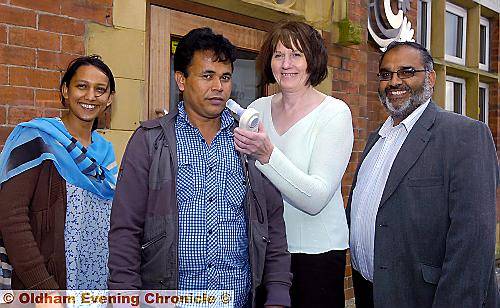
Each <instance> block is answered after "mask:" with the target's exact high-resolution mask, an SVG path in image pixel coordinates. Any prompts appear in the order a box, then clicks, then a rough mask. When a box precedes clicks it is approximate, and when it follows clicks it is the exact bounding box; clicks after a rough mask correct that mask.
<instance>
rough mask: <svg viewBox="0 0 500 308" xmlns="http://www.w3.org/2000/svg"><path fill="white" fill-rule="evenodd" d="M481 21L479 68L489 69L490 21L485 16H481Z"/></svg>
mask: <svg viewBox="0 0 500 308" xmlns="http://www.w3.org/2000/svg"><path fill="white" fill-rule="evenodd" d="M479 23H480V24H479V68H480V69H482V70H485V71H488V70H489V62H490V61H489V57H490V50H489V49H490V23H489V21H488V19H486V18H484V17H481V19H480V20H479Z"/></svg>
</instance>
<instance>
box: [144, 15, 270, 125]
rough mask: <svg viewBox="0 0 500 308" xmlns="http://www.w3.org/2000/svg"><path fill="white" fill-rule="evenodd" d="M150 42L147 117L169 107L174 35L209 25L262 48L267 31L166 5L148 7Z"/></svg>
mask: <svg viewBox="0 0 500 308" xmlns="http://www.w3.org/2000/svg"><path fill="white" fill-rule="evenodd" d="M148 16H149V22H148V27H149V28H148V34H149V40H148V43H149V46H148V48H147V58H148V60H147V62H146V63H147V67H146V71H147V72H146V92H147V99H146V101H147V102H148V103H147V104H144V105H145V108H144V109H143V113H144V118H145V119H152V118H154V117H156V113H155V111H157V110H158V111H159V110H166V111H168V108H169V87H170V83H169V82H170V80H169V79H170V74H169V73H167V72H170V48H171V47H170V44H171V42H170V37H171V36H172V35H174V36H184V35H185V34H187V32H189V31H190V30H191V29H193V28H197V27H202V26H208V27H210V28H212V29H213V30H214V31H215V32H217V33H221V34H223V35H224V36H225V37H226V38H228V39H229V40H230V41H231V42H232V43H233V44H234V45H235V46H236V47H238V48H241V49H244V50H249V51H253V52H258V51H259V49H260V46H261V44H262V41H263V39H264V36H265V34H266V32H264V31H262V30H258V29H254V28H249V27H246V26H242V25H237V24H233V23H229V22H226V21H220V20H215V19H212V18H209V17H204V16H197V15H193V14H190V13H186V12H181V11H176V10H172V9H169V8H165V7H160V6H156V5H151V6H149V8H148Z"/></svg>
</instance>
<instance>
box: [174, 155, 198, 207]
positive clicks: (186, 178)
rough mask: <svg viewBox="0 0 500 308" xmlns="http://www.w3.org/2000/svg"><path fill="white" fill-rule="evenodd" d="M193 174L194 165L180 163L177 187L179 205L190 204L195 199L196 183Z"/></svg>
mask: <svg viewBox="0 0 500 308" xmlns="http://www.w3.org/2000/svg"><path fill="white" fill-rule="evenodd" d="M193 172H194V170H193V165H191V164H190V163H179V168H178V171H177V187H176V190H177V200H178V201H179V203H186V202H190V201H192V200H193V198H194V193H195V185H194V184H195V181H194V174H193Z"/></svg>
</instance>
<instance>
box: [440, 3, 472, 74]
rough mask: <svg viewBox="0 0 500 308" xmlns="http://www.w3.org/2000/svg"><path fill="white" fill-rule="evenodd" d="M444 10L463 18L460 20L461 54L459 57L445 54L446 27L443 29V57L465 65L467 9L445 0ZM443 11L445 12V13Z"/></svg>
mask: <svg viewBox="0 0 500 308" xmlns="http://www.w3.org/2000/svg"><path fill="white" fill-rule="evenodd" d="M446 12H450V13H452V14H455V15H458V16H460V17H462V18H463V22H462V33H463V40H462V56H461V57H455V56H452V55H448V54H446V29H445V31H444V35H445V55H444V59H445V60H447V61H450V62H454V63H457V64H460V65H465V53H466V50H465V49H466V46H467V44H466V42H467V10H465V9H464V8H462V7H459V6H458V5H455V4H453V3H449V2H446ZM446 12H445V14H446ZM444 24H445V28H446V16H445V22H444Z"/></svg>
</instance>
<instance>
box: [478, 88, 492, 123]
mask: <svg viewBox="0 0 500 308" xmlns="http://www.w3.org/2000/svg"><path fill="white" fill-rule="evenodd" d="M479 88H483V89H486V91H484V101H485V104H484V115H485V119H484V123H486V124H488V112H489V110H490V108H489V102H490V86H489V85H488V84H487V83H484V82H480V83H479ZM479 103H480V102H479ZM479 107H481V106H479Z"/></svg>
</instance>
